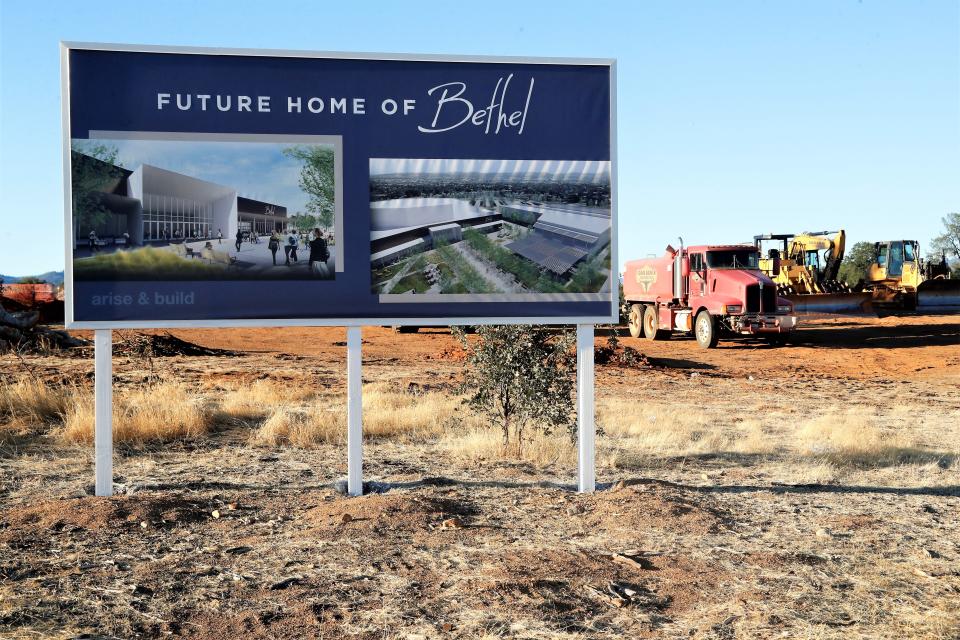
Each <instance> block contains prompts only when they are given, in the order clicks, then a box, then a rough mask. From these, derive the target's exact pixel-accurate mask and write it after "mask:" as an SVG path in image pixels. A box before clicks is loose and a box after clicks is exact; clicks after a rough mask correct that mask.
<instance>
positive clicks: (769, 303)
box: [747, 284, 777, 313]
mask: <svg viewBox="0 0 960 640" xmlns="http://www.w3.org/2000/svg"><path fill="white" fill-rule="evenodd" d="M761 311H762V312H763V313H776V312H777V290H776V289H775V288H774V287H764V288H763V306H760V285H758V284H749V285H747V313H760V312H761Z"/></svg>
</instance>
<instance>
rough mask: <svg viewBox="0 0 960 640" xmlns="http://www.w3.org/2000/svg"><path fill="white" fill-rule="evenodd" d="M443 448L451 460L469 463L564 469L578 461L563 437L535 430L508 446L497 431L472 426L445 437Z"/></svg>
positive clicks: (514, 438)
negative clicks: (520, 462)
mask: <svg viewBox="0 0 960 640" xmlns="http://www.w3.org/2000/svg"><path fill="white" fill-rule="evenodd" d="M443 446H444V448H445V449H446V450H447V451H448V452H449V453H450V454H451V455H453V456H454V457H456V458H458V459H460V460H469V461H472V462H484V461H496V460H504V459H517V460H524V461H526V462H531V463H533V464H536V465H541V466H547V465H551V464H561V465H564V466H567V465H572V464H575V463H576V460H577V449H576V446H575V445H574V443H573V442H572V441H571V440H570V438H569V437H568V436H567V435H566V434H562V433H553V434H546V433H544V432H542V431H538V430H535V429H528V430H527V431H526V432H525V433H524V436H523V440H522V442H520V443H519V445H518V444H517V439H516V435H515V434H513V435H511V440H510V442H509V443H504V441H503V432H502V431H500V429H496V428H492V427H482V426H474V427H473V428H470V429H469V430H468V431H466V432H465V433H451V434H448V435H447V436H446V437H445V438H444V439H443Z"/></svg>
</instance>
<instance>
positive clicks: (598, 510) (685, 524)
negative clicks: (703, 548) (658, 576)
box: [586, 483, 729, 534]
mask: <svg viewBox="0 0 960 640" xmlns="http://www.w3.org/2000/svg"><path fill="white" fill-rule="evenodd" d="M586 521H587V522H588V523H589V524H591V525H592V526H595V527H602V528H603V529H605V530H622V531H625V532H634V531H640V530H662V529H669V530H672V531H682V532H684V533H688V534H689V533H694V534H711V533H717V532H719V531H722V530H724V529H725V528H729V527H728V522H729V521H728V518H727V517H726V516H725V514H723V513H722V512H721V511H720V510H719V509H718V508H716V507H714V506H712V505H710V504H708V503H707V502H706V501H705V497H704V496H701V495H697V496H695V499H694V498H691V497H689V496H687V495H685V494H684V492H683V491H682V490H680V489H678V488H675V487H671V486H669V485H659V484H624V483H618V485H617V486H616V487H614V488H613V489H611V490H610V491H606V492H603V493H601V494H598V496H597V500H596V502H595V503H594V505H593V508H592V510H591V511H590V513H589V514H588V515H587V517H586Z"/></svg>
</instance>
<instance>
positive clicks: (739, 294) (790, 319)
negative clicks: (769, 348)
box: [624, 245, 796, 348]
mask: <svg viewBox="0 0 960 640" xmlns="http://www.w3.org/2000/svg"><path fill="white" fill-rule="evenodd" d="M759 260H760V253H759V250H758V249H757V247H755V246H754V245H700V246H692V247H688V248H684V247H682V246H681V248H680V249H679V250H677V249H674V248H673V247H667V251H666V253H665V255H664V256H663V257H661V258H648V259H643V260H634V261H631V262H628V263H627V265H626V271H625V273H624V297H625V298H626V300H627V302H628V304H630V333H631V335H633V336H635V337H639V336H640V335H643V336H644V337H646V338H649V339H651V340H662V339H666V338H668V337H669V336H670V335H671V334H672V333H674V332H680V333H692V334H693V335H694V336H695V337H696V339H697V342H698V343H699V344H700V345H701V346H703V347H706V348H710V347H714V346H716V345H717V342H718V340H719V337H720V335H721V334H723V333H726V334H736V335H756V336H760V337H764V338H766V339H768V340H769V341H770V342H771V343H773V344H783V343H784V342H786V339H787V337H788V336H789V335H790V333H791V332H792V331H793V329H794V327H795V326H796V316H794V315H793V306H792V304H791V303H790V301H789V300H787V299H785V298H782V297H780V296H778V295H777V287H776V285H775V284H774V282H773V281H772V280H771V279H770V278H769V277H767V276H766V275H764V274H763V273H762V272H761V271H760V268H759Z"/></svg>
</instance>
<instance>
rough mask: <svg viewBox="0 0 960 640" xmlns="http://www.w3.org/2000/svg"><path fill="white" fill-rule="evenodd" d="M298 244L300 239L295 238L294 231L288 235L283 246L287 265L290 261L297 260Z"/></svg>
mask: <svg viewBox="0 0 960 640" xmlns="http://www.w3.org/2000/svg"><path fill="white" fill-rule="evenodd" d="M299 246H300V240H299V239H298V238H297V234H296V233H295V232H293V233H291V234H290V237H289V238H287V246H286V247H285V248H284V249H285V251H286V253H287V265H289V264H290V261H291V260H293V261H294V262H299V260H298V259H297V248H298V247H299Z"/></svg>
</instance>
